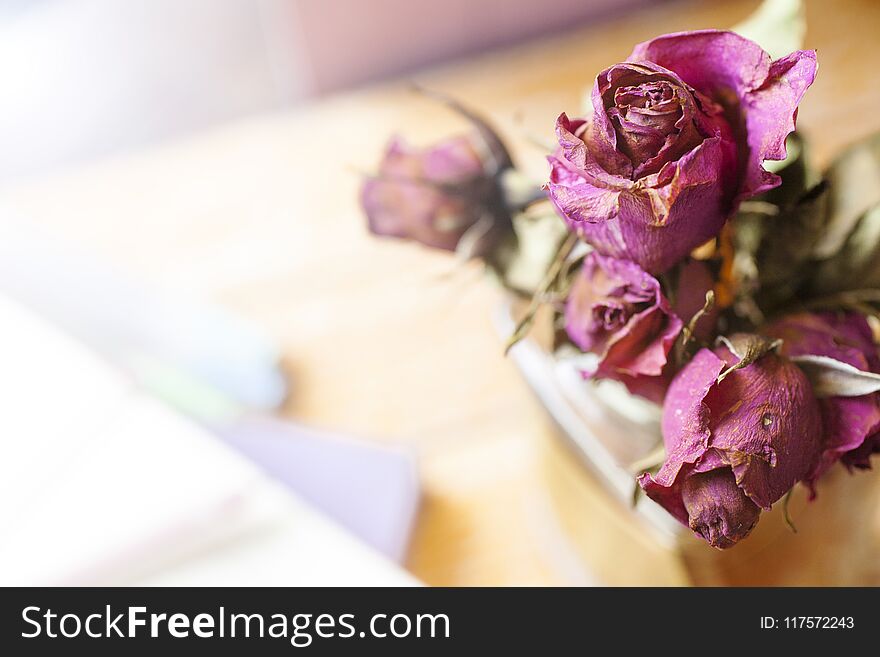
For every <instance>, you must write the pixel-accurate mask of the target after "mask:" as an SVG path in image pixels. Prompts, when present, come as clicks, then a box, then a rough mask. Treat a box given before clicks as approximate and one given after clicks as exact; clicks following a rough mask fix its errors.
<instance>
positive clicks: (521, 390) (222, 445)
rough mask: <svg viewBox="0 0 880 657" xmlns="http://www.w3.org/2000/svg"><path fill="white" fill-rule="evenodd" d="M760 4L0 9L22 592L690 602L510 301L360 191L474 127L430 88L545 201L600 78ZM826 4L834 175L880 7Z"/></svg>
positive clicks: (35, 1)
mask: <svg viewBox="0 0 880 657" xmlns="http://www.w3.org/2000/svg"><path fill="white" fill-rule="evenodd" d="M758 4H759V3H758V2H757V0H729V1H727V2H719V1H717V0H714V1H711V2H710V1H708V0H707V1H706V2H701V1H699V0H544V1H543V2H540V3H535V2H529V1H528V0H477V1H474V0H470V1H468V0H444V1H442V2H439V1H431V2H428V1H426V0H374V1H371V2H360V1H359V0H255V1H254V0H250V1H247V0H151V1H150V2H146V1H138V0H133V1H130V2H113V1H111V0H4V1H3V2H2V3H0V83H2V88H3V94H2V102H0V359H2V362H3V363H4V366H3V367H2V368H0V409H3V412H2V413H0V416H2V417H0V423H2V425H4V426H2V431H0V435H2V436H3V437H2V438H0V441H2V442H0V444H2V445H3V449H4V450H5V452H6V453H5V454H4V455H2V457H0V462H2V463H3V465H2V473H0V482H2V483H0V486H2V487H3V488H4V489H5V490H4V492H5V493H6V494H5V495H2V496H0V500H2V502H0V526H2V529H0V532H2V535H3V537H4V540H3V541H2V542H0V544H2V545H0V584H12V583H17V584H37V583H74V584H76V583H90V584H91V583H113V584H115V583H170V584H217V585H223V584H230V583H231V584H279V585H296V584H413V583H418V582H423V583H427V584H438V585H481V584H520V585H522V584H526V585H527V584H552V585H560V584H594V583H610V584H677V583H685V582H686V581H687V576H686V574H685V573H684V569H683V566H682V565H681V564H680V563H679V562H678V561H676V560H675V558H674V557H673V556H670V548H669V546H668V545H663V544H661V543H658V542H657V541H655V540H654V538H653V537H650V536H647V535H644V534H642V533H640V531H639V530H638V528H637V527H633V526H629V525H626V524H625V523H621V522H620V521H619V518H618V516H619V515H620V514H621V511H620V510H619V509H618V508H617V507H616V506H615V505H614V504H612V503H610V502H609V501H608V500H607V499H606V498H605V497H604V495H605V494H604V492H603V490H602V488H601V486H599V485H598V484H596V483H595V482H591V480H590V479H589V477H588V475H587V474H586V473H585V472H581V471H580V470H578V468H577V467H576V465H574V464H573V463H572V461H571V458H570V455H567V454H565V453H563V452H560V451H559V448H557V447H556V446H555V442H554V441H555V438H554V436H555V431H556V430H555V428H554V427H553V426H552V424H551V422H550V421H549V420H548V419H547V417H546V415H545V413H544V411H543V409H542V408H541V407H540V405H539V404H538V403H537V402H536V401H535V400H534V399H533V398H532V396H531V394H530V392H529V390H528V388H527V387H526V386H525V384H524V383H523V382H522V381H521V379H520V377H519V375H518V373H517V371H516V369H515V368H514V366H513V365H512V364H511V363H510V362H509V361H508V360H505V359H504V357H503V355H502V343H503V339H502V337H500V336H499V333H498V331H497V329H496V327H495V326H494V325H493V322H492V313H493V310H494V309H495V308H497V306H498V304H499V302H500V301H501V294H500V292H499V291H498V290H496V289H494V288H493V286H492V285H491V284H489V283H488V282H487V281H484V280H482V279H481V274H480V271H479V270H478V268H475V267H472V266H460V265H458V264H457V263H455V262H454V261H453V259H451V258H448V257H447V256H445V255H443V254H438V253H434V252H428V251H427V250H423V249H420V248H418V247H416V246H402V245H400V244H392V243H387V242H382V241H379V240H375V239H372V238H370V237H369V236H368V235H367V233H366V230H365V228H364V225H363V218H362V216H361V214H360V211H359V208H358V205H357V191H358V185H359V180H360V173H361V172H365V171H370V170H371V169H372V167H373V166H374V165H375V163H376V161H377V159H378V156H379V153H380V152H381V149H382V147H383V145H384V143H385V142H386V140H387V139H388V137H389V136H390V135H391V134H392V133H396V132H400V133H403V134H406V135H408V136H411V137H412V139H413V141H415V142H417V143H425V142H429V141H431V140H433V139H437V138H439V137H441V136H443V135H446V134H449V133H450V132H451V131H454V130H456V129H460V128H461V127H462V124H461V122H460V119H458V118H457V117H455V116H452V115H450V113H449V112H448V111H447V110H445V109H444V108H442V107H439V106H438V105H437V104H436V103H434V102H432V101H430V100H428V99H426V98H423V97H419V96H417V95H415V94H413V93H412V92H411V90H410V83H411V81H413V80H415V81H418V82H419V83H421V84H423V85H425V86H427V87H429V88H432V89H437V90H440V91H443V92H445V93H449V94H451V95H453V96H455V97H456V98H459V99H460V100H461V101H463V102H464V103H466V104H467V105H469V106H472V107H474V108H476V109H477V110H479V111H480V112H482V113H484V114H486V115H487V116H489V117H491V119H492V121H493V122H494V123H495V125H496V126H497V127H498V128H499V129H500V130H501V132H502V133H503V134H505V135H507V136H508V137H509V140H510V145H511V148H512V150H513V152H514V154H515V156H516V158H517V160H518V161H519V162H520V163H521V164H522V166H523V169H524V170H525V171H527V172H528V173H530V174H531V175H533V176H534V177H535V179H536V180H541V179H542V177H543V176H544V175H545V164H544V160H543V155H544V154H545V153H546V150H545V149H543V148H542V147H541V144H545V143H549V142H551V140H552V127H553V122H554V120H555V118H556V116H557V115H558V114H559V113H560V112H562V111H567V112H569V113H570V114H575V115H576V114H578V113H579V111H580V107H581V96H582V93H583V91H584V90H585V89H586V88H588V87H589V86H590V85H591V82H592V77H593V76H594V75H595V74H596V72H598V71H599V70H601V69H602V68H604V67H605V66H607V65H609V64H611V63H613V62H615V61H619V60H621V59H623V58H624V57H625V56H626V55H627V54H628V53H629V52H630V50H631V49H632V46H633V45H634V44H635V43H637V42H640V41H643V40H645V39H648V38H651V37H653V36H655V35H657V34H661V33H664V32H673V31H681V30H689V29H697V28H707V27H719V28H723V27H729V26H732V25H734V24H735V23H737V22H739V21H741V20H742V19H744V18H745V17H746V16H748V15H749V14H750V13H751V12H752V11H753V10H754V9H755V8H756V7H757V6H758ZM805 4H806V12H807V23H808V26H809V27H808V33H807V39H806V47H809V48H818V50H819V57H820V61H821V67H822V71H821V74H820V76H819V79H818V81H817V83H816V84H815V85H814V87H813V89H812V90H811V91H810V93H809V95H808V96H807V100H806V101H805V103H804V104H803V106H802V109H801V112H800V123H799V126H800V127H801V128H802V129H803V130H804V131H805V132H806V133H807V134H808V135H809V137H810V138H811V139H812V140H813V144H814V151H813V156H814V157H815V158H816V160H817V161H818V162H819V163H822V162H824V161H827V159H828V158H829V157H830V156H831V155H832V154H833V153H835V152H836V151H837V150H839V149H840V148H841V147H843V146H844V145H846V144H847V143H849V142H850V141H852V140H854V139H856V138H858V137H860V136H862V135H864V134H867V133H868V132H871V131H872V130H876V129H877V128H878V127H880V118H878V116H880V115H877V113H876V112H871V111H870V109H867V110H866V108H871V107H874V106H876V104H877V103H878V102H880V98H878V97H877V94H878V91H877V87H876V85H875V84H873V82H871V81H872V80H873V77H872V76H873V74H874V71H873V69H872V68H871V66H872V65H873V63H875V62H876V61H877V60H878V55H880V46H878V45H877V42H876V34H877V28H880V6H878V4H877V3H875V2H871V1H869V0H845V1H844V2H839V3H828V2H822V1H821V0H808V1H807V2H806V3H805ZM568 479H573V480H576V483H575V484H573V485H574V486H576V488H577V490H578V493H577V495H578V497H577V501H576V502H575V501H574V499H573V498H571V499H568V501H566V499H565V495H563V499H562V500H560V496H559V495H558V494H557V493H558V491H557V492H554V486H556V485H557V484H558V483H559V482H560V481H561V480H568ZM566 495H568V494H566ZM875 515H876V514H875ZM574 532H576V533H577V534H578V535H579V536H580V537H581V538H583V537H586V539H587V540H586V543H587V547H586V548H583V547H582V546H581V545H579V544H578V542H576V541H574V540H573V539H572V534H573V533H574ZM580 543H583V541H580ZM609 563H611V565H610V566H609V565H608V564H609ZM596 564H602V565H603V566H602V567H597V566H596Z"/></svg>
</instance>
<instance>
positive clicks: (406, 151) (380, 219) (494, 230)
mask: <svg viewBox="0 0 880 657" xmlns="http://www.w3.org/2000/svg"><path fill="white" fill-rule="evenodd" d="M456 109H458V110H459V111H460V112H462V113H464V110H461V109H460V108H458V107H456ZM465 116H467V117H468V118H469V119H471V121H472V122H474V123H475V124H476V128H477V130H476V131H475V132H474V134H473V135H462V136H458V137H454V138H451V139H448V140H446V141H444V142H441V143H439V144H436V145H434V146H432V147H429V148H425V149H422V150H419V149H415V148H411V147H409V146H407V145H406V144H405V143H404V142H403V140H402V139H400V138H397V139H394V140H392V142H391V144H390V145H389V146H388V149H387V150H386V152H385V155H384V157H383V159H382V162H381V163H380V165H379V172H378V174H377V175H376V176H373V177H371V178H368V179H367V180H366V181H365V183H364V185H363V188H362V190H361V205H362V207H363V209H364V211H365V213H366V215H367V221H368V224H369V228H370V231H371V232H372V233H374V234H376V235H384V236H390V237H399V238H404V239H411V240H414V241H416V242H421V243H422V244H425V245H427V246H430V247H434V248H438V249H445V250H449V251H455V250H456V249H461V248H462V247H463V245H464V243H465V242H466V243H467V253H466V255H467V256H472V257H479V256H483V255H485V254H486V253H488V252H489V251H491V250H492V248H493V247H494V246H496V245H497V244H498V242H499V241H500V240H501V238H502V237H503V236H504V235H505V234H506V233H508V232H509V231H510V230H511V218H510V212H509V210H508V208H507V207H506V204H505V198H504V193H503V191H502V188H501V184H500V179H501V175H502V174H503V173H504V172H505V171H507V170H508V169H510V168H511V166H512V164H511V160H510V157H509V155H508V153H507V151H506V149H505V148H504V146H503V144H502V143H501V141H500V139H499V138H498V137H497V135H496V134H495V133H494V132H493V131H491V129H490V128H489V127H488V126H487V125H486V124H485V123H482V122H481V121H479V120H478V119H476V118H475V117H473V116H471V115H469V114H465ZM466 235H467V238H466V237H465V236H466Z"/></svg>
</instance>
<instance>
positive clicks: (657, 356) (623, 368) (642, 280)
mask: <svg viewBox="0 0 880 657" xmlns="http://www.w3.org/2000/svg"><path fill="white" fill-rule="evenodd" d="M565 328H566V332H567V333H568V336H569V338H571V341H572V342H574V343H575V344H576V345H577V346H578V347H580V348H581V349H582V350H583V351H586V352H590V353H593V354H596V355H597V356H599V361H598V363H597V365H596V368H595V369H593V370H590V371H587V372H585V373H584V375H585V376H587V377H597V378H611V379H615V380H618V381H622V382H623V383H624V384H626V386H627V388H628V389H629V390H630V392H632V393H634V394H639V395H642V396H643V397H647V398H649V399H652V400H654V401H658V402H659V401H660V400H661V399H662V398H663V392H664V391H665V389H666V385H667V383H668V380H667V376H666V364H667V358H668V355H669V351H670V349H672V345H673V344H674V343H675V340H676V338H677V337H678V334H679V333H680V332H681V328H682V321H681V319H679V318H678V316H677V315H675V314H674V313H673V311H672V308H671V306H670V305H669V301H667V299H666V297H665V296H664V295H663V291H662V289H661V288H660V283H659V282H658V281H657V279H656V278H654V277H653V276H651V275H650V274H647V273H645V272H644V271H643V270H642V269H641V267H639V266H638V265H637V264H635V263H633V262H629V261H627V260H618V259H616V258H610V257H607V256H603V255H599V254H598V253H596V252H592V253H589V254H588V255H587V256H586V258H585V259H584V264H583V268H582V269H581V271H580V273H579V274H578V276H577V278H576V279H575V281H574V283H573V285H572V287H571V291H570V292H569V295H568V301H567V303H566V306H565Z"/></svg>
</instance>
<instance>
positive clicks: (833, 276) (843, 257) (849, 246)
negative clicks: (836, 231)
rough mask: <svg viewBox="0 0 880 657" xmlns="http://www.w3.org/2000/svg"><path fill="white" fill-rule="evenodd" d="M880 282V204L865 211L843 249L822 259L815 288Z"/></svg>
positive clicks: (830, 289)
mask: <svg viewBox="0 0 880 657" xmlns="http://www.w3.org/2000/svg"><path fill="white" fill-rule="evenodd" d="M877 286H880V204H878V205H875V206H874V207H872V208H871V209H869V210H868V211H867V212H866V213H865V214H864V215H862V216H861V217H860V218H859V219H858V221H857V222H856V224H855V226H854V227H853V229H852V232H851V233H850V234H849V236H848V237H847V238H846V240H845V241H844V243H843V245H842V246H841V247H840V249H839V250H838V251H837V253H835V254H834V255H833V256H832V257H830V258H828V259H826V260H823V261H821V262H820V263H819V266H818V268H817V269H816V271H815V275H814V277H813V280H812V285H811V288H812V289H813V290H814V291H815V292H819V293H828V292H834V291H839V290H851V289H854V288H856V287H877Z"/></svg>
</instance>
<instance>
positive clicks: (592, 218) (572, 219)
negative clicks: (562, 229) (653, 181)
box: [546, 156, 620, 227]
mask: <svg viewBox="0 0 880 657" xmlns="http://www.w3.org/2000/svg"><path fill="white" fill-rule="evenodd" d="M547 159H548V161H549V162H550V182H549V183H548V184H547V186H546V189H547V192H548V196H549V198H550V201H551V202H552V203H553V205H554V206H555V207H556V208H557V210H559V212H560V213H561V214H562V216H564V217H565V218H566V220H567V221H568V223H569V224H570V225H572V226H575V227H576V226H579V225H581V224H586V223H598V222H604V221H609V220H611V219H613V218H614V217H616V216H617V213H618V197H619V196H620V192H619V191H618V190H616V189H608V188H604V187H599V186H596V185H595V184H591V183H590V182H589V181H588V180H587V178H586V177H584V176H582V175H580V174H579V173H578V172H577V171H575V170H573V169H572V168H570V167H568V166H566V164H565V163H563V162H562V161H561V160H559V159H558V158H555V157H552V156H551V157H549V158H547Z"/></svg>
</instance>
